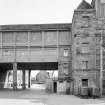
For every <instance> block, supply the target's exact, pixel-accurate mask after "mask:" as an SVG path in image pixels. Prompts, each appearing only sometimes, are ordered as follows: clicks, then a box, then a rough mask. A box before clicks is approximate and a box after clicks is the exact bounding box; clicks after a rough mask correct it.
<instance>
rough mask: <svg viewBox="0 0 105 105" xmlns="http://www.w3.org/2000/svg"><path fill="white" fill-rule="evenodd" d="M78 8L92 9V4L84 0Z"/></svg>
mask: <svg viewBox="0 0 105 105" xmlns="http://www.w3.org/2000/svg"><path fill="white" fill-rule="evenodd" d="M77 9H92V6H91V5H90V4H89V3H88V2H86V1H85V0H82V2H81V3H80V5H79V6H78V8H77Z"/></svg>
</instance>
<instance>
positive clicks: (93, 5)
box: [91, 0, 96, 8]
mask: <svg viewBox="0 0 105 105" xmlns="http://www.w3.org/2000/svg"><path fill="white" fill-rule="evenodd" d="M95 1H96V0H92V2H91V5H92V7H93V8H95Z"/></svg>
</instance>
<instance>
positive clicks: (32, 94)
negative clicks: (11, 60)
mask: <svg viewBox="0 0 105 105" xmlns="http://www.w3.org/2000/svg"><path fill="white" fill-rule="evenodd" d="M38 87H40V89H38ZM41 87H43V86H42V85H40V86H37V88H36V89H35V88H34V86H33V87H32V89H27V90H18V91H13V90H0V105H105V98H103V99H81V98H79V97H76V96H73V95H61V94H48V93H45V91H44V89H43V88H41Z"/></svg>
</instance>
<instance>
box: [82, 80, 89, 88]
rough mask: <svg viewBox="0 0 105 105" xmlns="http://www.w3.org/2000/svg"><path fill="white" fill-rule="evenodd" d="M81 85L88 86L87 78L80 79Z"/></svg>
mask: <svg viewBox="0 0 105 105" xmlns="http://www.w3.org/2000/svg"><path fill="white" fill-rule="evenodd" d="M82 86H83V87H88V79H82Z"/></svg>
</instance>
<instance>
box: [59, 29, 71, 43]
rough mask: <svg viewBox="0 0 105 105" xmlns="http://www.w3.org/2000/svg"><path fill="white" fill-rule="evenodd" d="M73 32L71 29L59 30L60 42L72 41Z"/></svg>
mask: <svg viewBox="0 0 105 105" xmlns="http://www.w3.org/2000/svg"><path fill="white" fill-rule="evenodd" d="M70 34H71V33H70V32H69V31H59V41H60V42H70V40H71V37H70V36H71V35H70Z"/></svg>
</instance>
